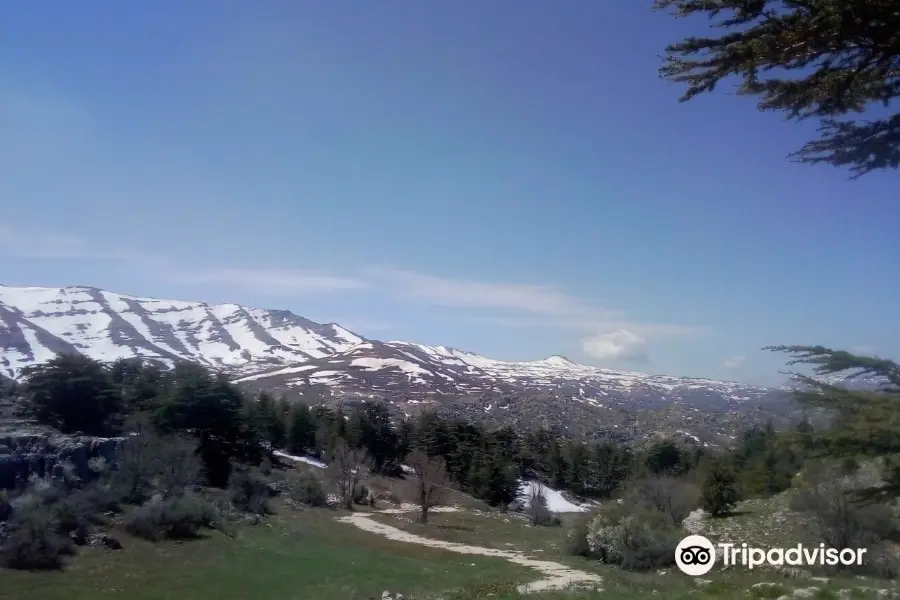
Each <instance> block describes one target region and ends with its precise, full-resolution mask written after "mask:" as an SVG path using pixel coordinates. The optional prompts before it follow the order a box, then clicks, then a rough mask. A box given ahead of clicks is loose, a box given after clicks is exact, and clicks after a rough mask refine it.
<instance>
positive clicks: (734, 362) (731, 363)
mask: <svg viewBox="0 0 900 600" xmlns="http://www.w3.org/2000/svg"><path fill="white" fill-rule="evenodd" d="M746 360H747V357H746V356H732V357H731V358H729V359H727V360H726V361H725V363H724V364H723V365H722V366H724V367H725V368H726V369H737V368H738V367H740V366H741V365H743V364H744V362H746Z"/></svg>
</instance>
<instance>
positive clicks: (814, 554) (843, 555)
mask: <svg viewBox="0 0 900 600" xmlns="http://www.w3.org/2000/svg"><path fill="white" fill-rule="evenodd" d="M717 546H718V551H717V550H716V547H717ZM865 553H866V549H865V548H859V549H854V548H843V549H840V550H839V549H837V548H826V547H825V544H819V545H818V546H817V547H815V546H814V547H812V548H807V547H805V546H803V544H797V545H796V546H793V547H791V548H769V549H763V548H754V547H752V546H748V545H747V544H740V545H736V544H725V543H723V544H717V545H715V546H714V545H713V543H712V542H711V541H709V540H708V539H707V538H705V537H703V536H702V535H689V536H687V537H686V538H684V539H683V540H681V541H680V542H679V543H678V546H676V547H675V564H676V565H677V566H678V568H679V569H681V571H682V572H683V573H685V574H686V575H692V576H694V577H697V576H700V575H705V574H706V573H709V571H710V570H711V569H712V568H713V565H715V562H716V555H717V554H719V555H721V557H722V566H725V567H729V566H735V565H741V566H744V567H747V568H748V569H753V568H754V567H759V566H763V565H768V566H783V565H790V566H814V565H819V566H825V565H828V566H830V567H833V566H836V565H844V566H850V565H857V566H858V565H861V564H862V561H863V555H864V554H865Z"/></svg>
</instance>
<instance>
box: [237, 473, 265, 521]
mask: <svg viewBox="0 0 900 600" xmlns="http://www.w3.org/2000/svg"><path fill="white" fill-rule="evenodd" d="M228 491H229V494H230V495H231V501H232V503H234V505H235V506H236V507H237V508H239V509H240V510H242V511H244V512H248V513H251V514H254V515H267V514H269V513H271V512H272V509H271V506H270V505H269V499H270V498H271V497H272V488H271V487H270V486H269V482H268V481H266V479H264V478H263V477H262V476H260V475H256V474H254V473H252V472H250V471H235V472H233V473H232V474H231V477H230V478H229V481H228Z"/></svg>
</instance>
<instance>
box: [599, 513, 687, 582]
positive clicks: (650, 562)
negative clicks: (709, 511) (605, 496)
mask: <svg viewBox="0 0 900 600" xmlns="http://www.w3.org/2000/svg"><path fill="white" fill-rule="evenodd" d="M682 537H684V532H683V531H681V530H680V529H679V528H678V527H675V526H674V525H673V524H672V520H671V517H670V516H669V515H668V514H666V513H664V512H662V511H660V510H656V509H653V508H648V507H646V506H641V505H634V504H625V503H623V504H616V505H613V506H610V507H606V508H604V509H603V510H601V511H600V512H599V513H598V514H597V516H595V517H594V518H593V519H592V520H591V521H590V523H589V524H588V534H587V536H586V538H587V541H588V546H589V549H590V554H591V555H592V556H596V557H597V558H599V559H600V560H602V561H604V562H606V563H609V564H617V565H621V566H622V568H625V569H629V570H645V569H652V568H657V567H664V566H668V565H671V564H672V563H674V561H675V547H676V546H677V545H678V542H679V541H680V540H681V538H682Z"/></svg>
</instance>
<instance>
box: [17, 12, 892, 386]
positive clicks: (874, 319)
mask: <svg viewBox="0 0 900 600" xmlns="http://www.w3.org/2000/svg"><path fill="white" fill-rule="evenodd" d="M651 5H652V3H651V2H650V1H649V0H648V1H646V2H627V3H626V2H615V3H613V2H575V1H571V2H565V1H561V2H539V1H537V0H528V1H525V2H521V1H512V0H495V1H493V2H490V3H483V2H474V1H461V2H453V3H449V2H447V3H421V2H412V1H400V0H396V1H393V0H392V1H389V2H379V3H375V2H364V1H362V0H359V1H348V2H328V3H324V2H323V3H314V2H296V1H295V0H267V2H262V3H253V2H243V1H236V0H235V1H222V0H218V1H215V2H214V1H212V0H195V1H193V2H190V3H183V2H175V1H159V2H153V3H149V2H129V3H124V2H114V1H111V0H94V1H93V2H89V3H79V4H78V5H77V6H76V5H74V4H72V3H68V2H62V1H55V2H46V1H40V0H35V1H33V2H23V3H16V5H15V6H13V5H10V6H7V7H6V8H5V9H4V13H5V14H4V18H3V28H4V32H3V35H2V36H0V160H2V164H4V168H3V176H2V177H0V207H2V210H0V282H3V283H5V284H7V285H46V286H63V285H93V286H97V287H102V288H105V289H109V290H112V291H117V292H121V293H126V294H131V295H147V296H156V297H171V298H182V299H192V300H202V301H206V302H211V303H213V302H238V303H243V304H248V305H254V306H262V307H271V308H287V309H290V310H292V311H294V312H296V313H299V314H302V315H304V316H306V317H308V318H311V319H314V320H317V321H337V322H340V323H342V324H344V325H346V326H347V327H349V328H351V329H354V330H355V331H357V332H359V333H361V334H363V335H367V336H370V337H375V338H378V339H406V340H413V341H420V342H424V343H431V344H446V345H451V346H456V347H459V348H463V349H467V350H472V351H475V352H479V353H482V354H486V355H488V356H492V357H496V358H507V359H536V358H543V357H546V356H549V355H551V354H562V355H565V356H568V357H569V358H571V359H573V360H578V361H581V362H585V363H590V364H595V365H599V366H604V367H610V368H620V369H629V370H642V371H649V372H656V373H667V374H675V375H696V376H707V377H714V378H727V379H735V380H739V381H749V382H757V383H765V384H768V383H778V382H781V381H782V380H783V376H781V375H780V374H779V373H778V371H779V370H780V369H784V357H783V356H781V355H777V354H772V353H769V352H762V351H761V350H760V348H761V347H762V346H764V345H768V344H780V343H787V344H794V343H797V344H819V343H821V344H825V345H832V346H836V347H842V348H857V349H861V350H865V351H873V352H876V353H878V354H881V355H884V356H897V355H898V354H900V346H898V344H900V342H898V340H900V336H898V335H897V334H898V322H897V318H896V299H897V297H898V295H900V294H898V292H900V289H898V288H900V286H898V283H897V282H898V280H897V278H896V276H895V275H896V261H897V258H898V256H900V241H898V236H897V235H896V231H897V225H898V223H900V203H898V202H897V201H896V200H897V190H898V187H897V183H898V174H897V173H896V172H883V173H875V174H872V175H870V176H867V177H865V178H863V179H861V180H859V181H855V182H850V181H848V180H847V175H848V173H847V172H844V171H840V170H837V169H834V168H831V167H824V166H823V167H807V166H800V165H796V164H793V163H790V162H788V161H787V160H786V158H785V156H786V155H787V153H789V152H790V151H792V150H794V149H796V148H798V147H799V146H800V145H801V144H802V143H803V142H804V141H805V140H806V139H808V138H809V137H810V136H811V135H812V134H813V132H814V127H815V125H814V124H813V123H808V124H806V123H804V124H794V123H789V122H786V121H784V119H783V117H781V116H780V115H777V114H766V113H760V112H758V111H757V110H756V108H755V104H754V101H753V100H752V99H750V98H739V97H736V96H735V95H734V94H733V93H732V90H731V89H729V88H728V87H723V88H722V89H721V90H719V91H718V92H716V93H715V94H714V95H709V96H706V97H701V98H699V99H697V100H695V101H693V102H690V103H687V104H679V103H678V102H677V98H678V96H679V94H680V91H681V90H680V89H679V87H678V86H676V85H674V84H670V83H666V82H664V81H661V80H660V79H659V78H658V77H657V67H658V66H659V55H660V54H661V53H662V50H663V48H664V47H665V45H666V44H667V43H668V42H670V41H674V40H676V39H679V38H680V37H681V36H683V35H684V34H685V33H688V32H692V31H700V30H702V29H698V27H700V28H702V27H704V26H705V25H704V23H703V22H702V21H701V22H700V23H697V22H690V21H675V20H673V19H671V18H670V17H668V16H667V15H665V14H662V13H654V12H653V11H652V10H651Z"/></svg>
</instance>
